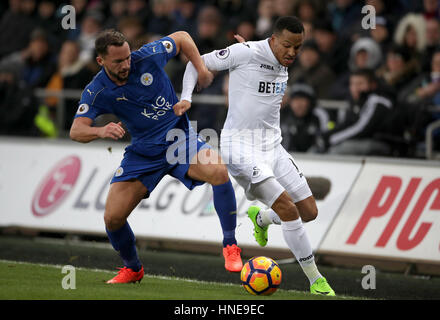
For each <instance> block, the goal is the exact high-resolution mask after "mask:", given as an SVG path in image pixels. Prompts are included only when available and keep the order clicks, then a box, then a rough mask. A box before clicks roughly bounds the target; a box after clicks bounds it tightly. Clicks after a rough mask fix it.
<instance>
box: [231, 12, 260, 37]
mask: <svg viewBox="0 0 440 320" xmlns="http://www.w3.org/2000/svg"><path fill="white" fill-rule="evenodd" d="M234 29H235V32H234V34H239V35H241V36H242V37H243V38H245V39H246V41H257V40H260V39H259V38H258V36H257V34H256V27H255V21H254V19H252V17H250V16H249V17H244V18H242V19H240V21H239V22H237V24H236V28H234ZM233 42H234V43H235V39H234V41H233Z"/></svg>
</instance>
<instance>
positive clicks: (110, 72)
mask: <svg viewBox="0 0 440 320" xmlns="http://www.w3.org/2000/svg"><path fill="white" fill-rule="evenodd" d="M107 71H108V73H109V74H110V75H111V76H112V77H114V78H115V79H116V80H118V81H119V82H125V81H127V79H128V76H129V75H130V71H129V72H128V74H127V76H126V77H125V78H122V77H120V76H119V75H118V74H117V73H114V72H112V71H110V70H107Z"/></svg>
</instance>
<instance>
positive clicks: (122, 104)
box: [75, 37, 189, 157]
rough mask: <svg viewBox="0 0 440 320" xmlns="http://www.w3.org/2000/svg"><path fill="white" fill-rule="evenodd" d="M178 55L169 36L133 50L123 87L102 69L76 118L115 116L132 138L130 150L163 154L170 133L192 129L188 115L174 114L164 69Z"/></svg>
mask: <svg viewBox="0 0 440 320" xmlns="http://www.w3.org/2000/svg"><path fill="white" fill-rule="evenodd" d="M175 55H176V44H175V43H174V41H173V39H171V38H169V37H164V38H162V39H159V40H157V41H154V42H151V43H148V44H146V45H144V46H142V47H141V48H140V49H139V50H137V51H133V52H132V53H131V65H130V74H129V77H128V81H127V83H126V84H125V85H123V86H118V85H116V84H115V83H114V82H113V81H111V80H110V78H109V77H108V76H107V73H106V72H105V70H104V69H102V70H101V71H100V72H98V74H97V75H96V76H95V77H94V78H93V80H92V81H91V82H90V83H89V84H88V85H87V86H86V88H85V89H84V91H83V93H82V95H81V100H80V102H79V107H78V111H77V113H76V115H75V117H88V118H91V119H95V118H96V117H97V116H98V115H100V114H105V113H112V114H114V115H116V116H117V117H118V118H119V119H120V120H121V121H122V122H123V123H124V124H125V126H126V127H127V129H128V132H129V133H130V135H131V136H132V141H131V146H129V147H128V148H129V149H130V150H132V151H135V152H137V153H139V154H142V155H144V156H147V157H154V156H159V155H163V154H164V153H166V149H167V147H168V146H169V145H170V144H171V143H172V142H170V141H166V135H167V132H168V131H169V130H171V129H173V128H180V129H183V130H185V131H188V130H189V120H188V117H187V116H186V114H185V115H183V116H181V117H177V116H176V115H175V114H174V111H173V105H174V104H176V103H177V102H178V99H177V96H176V93H175V92H174V89H173V87H172V84H171V81H170V80H169V78H168V76H167V74H166V73H165V71H164V69H163V68H164V66H165V65H166V63H167V62H168V61H169V59H171V58H172V57H174V56H175Z"/></svg>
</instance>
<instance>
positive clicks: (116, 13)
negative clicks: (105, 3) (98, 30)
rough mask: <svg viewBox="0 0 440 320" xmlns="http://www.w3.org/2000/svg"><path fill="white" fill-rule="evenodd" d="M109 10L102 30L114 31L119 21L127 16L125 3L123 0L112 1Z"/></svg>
mask: <svg viewBox="0 0 440 320" xmlns="http://www.w3.org/2000/svg"><path fill="white" fill-rule="evenodd" d="M109 10H110V15H109V16H108V17H107V19H106V21H105V23H104V29H116V27H117V25H118V23H119V22H120V20H121V19H122V18H124V17H126V16H127V3H126V1H125V0H112V1H111V2H110V8H109Z"/></svg>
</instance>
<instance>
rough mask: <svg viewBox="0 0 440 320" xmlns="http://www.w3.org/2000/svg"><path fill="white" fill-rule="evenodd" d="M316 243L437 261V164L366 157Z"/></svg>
mask: <svg viewBox="0 0 440 320" xmlns="http://www.w3.org/2000/svg"><path fill="white" fill-rule="evenodd" d="M320 249H321V250H323V252H326V251H329V252H339V253H345V254H347V253H348V254H353V255H368V256H376V257H384V258H396V259H399V260H411V261H425V260H426V261H427V260H429V261H436V262H440V165H435V164H433V165H432V166H428V165H423V166H420V165H411V164H399V163H377V162H374V161H367V162H366V164H365V165H364V167H363V169H362V172H361V174H360V176H359V178H358V179H357V181H356V183H355V185H354V187H353V190H352V191H351V193H350V194H349V196H348V198H347V201H346V202H345V203H344V205H343V207H342V209H341V211H340V213H339V214H338V216H337V218H336V220H335V222H334V224H333V225H332V226H331V228H330V231H329V232H328V234H327V236H326V237H325V240H324V241H323V243H322V245H321V247H320Z"/></svg>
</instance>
